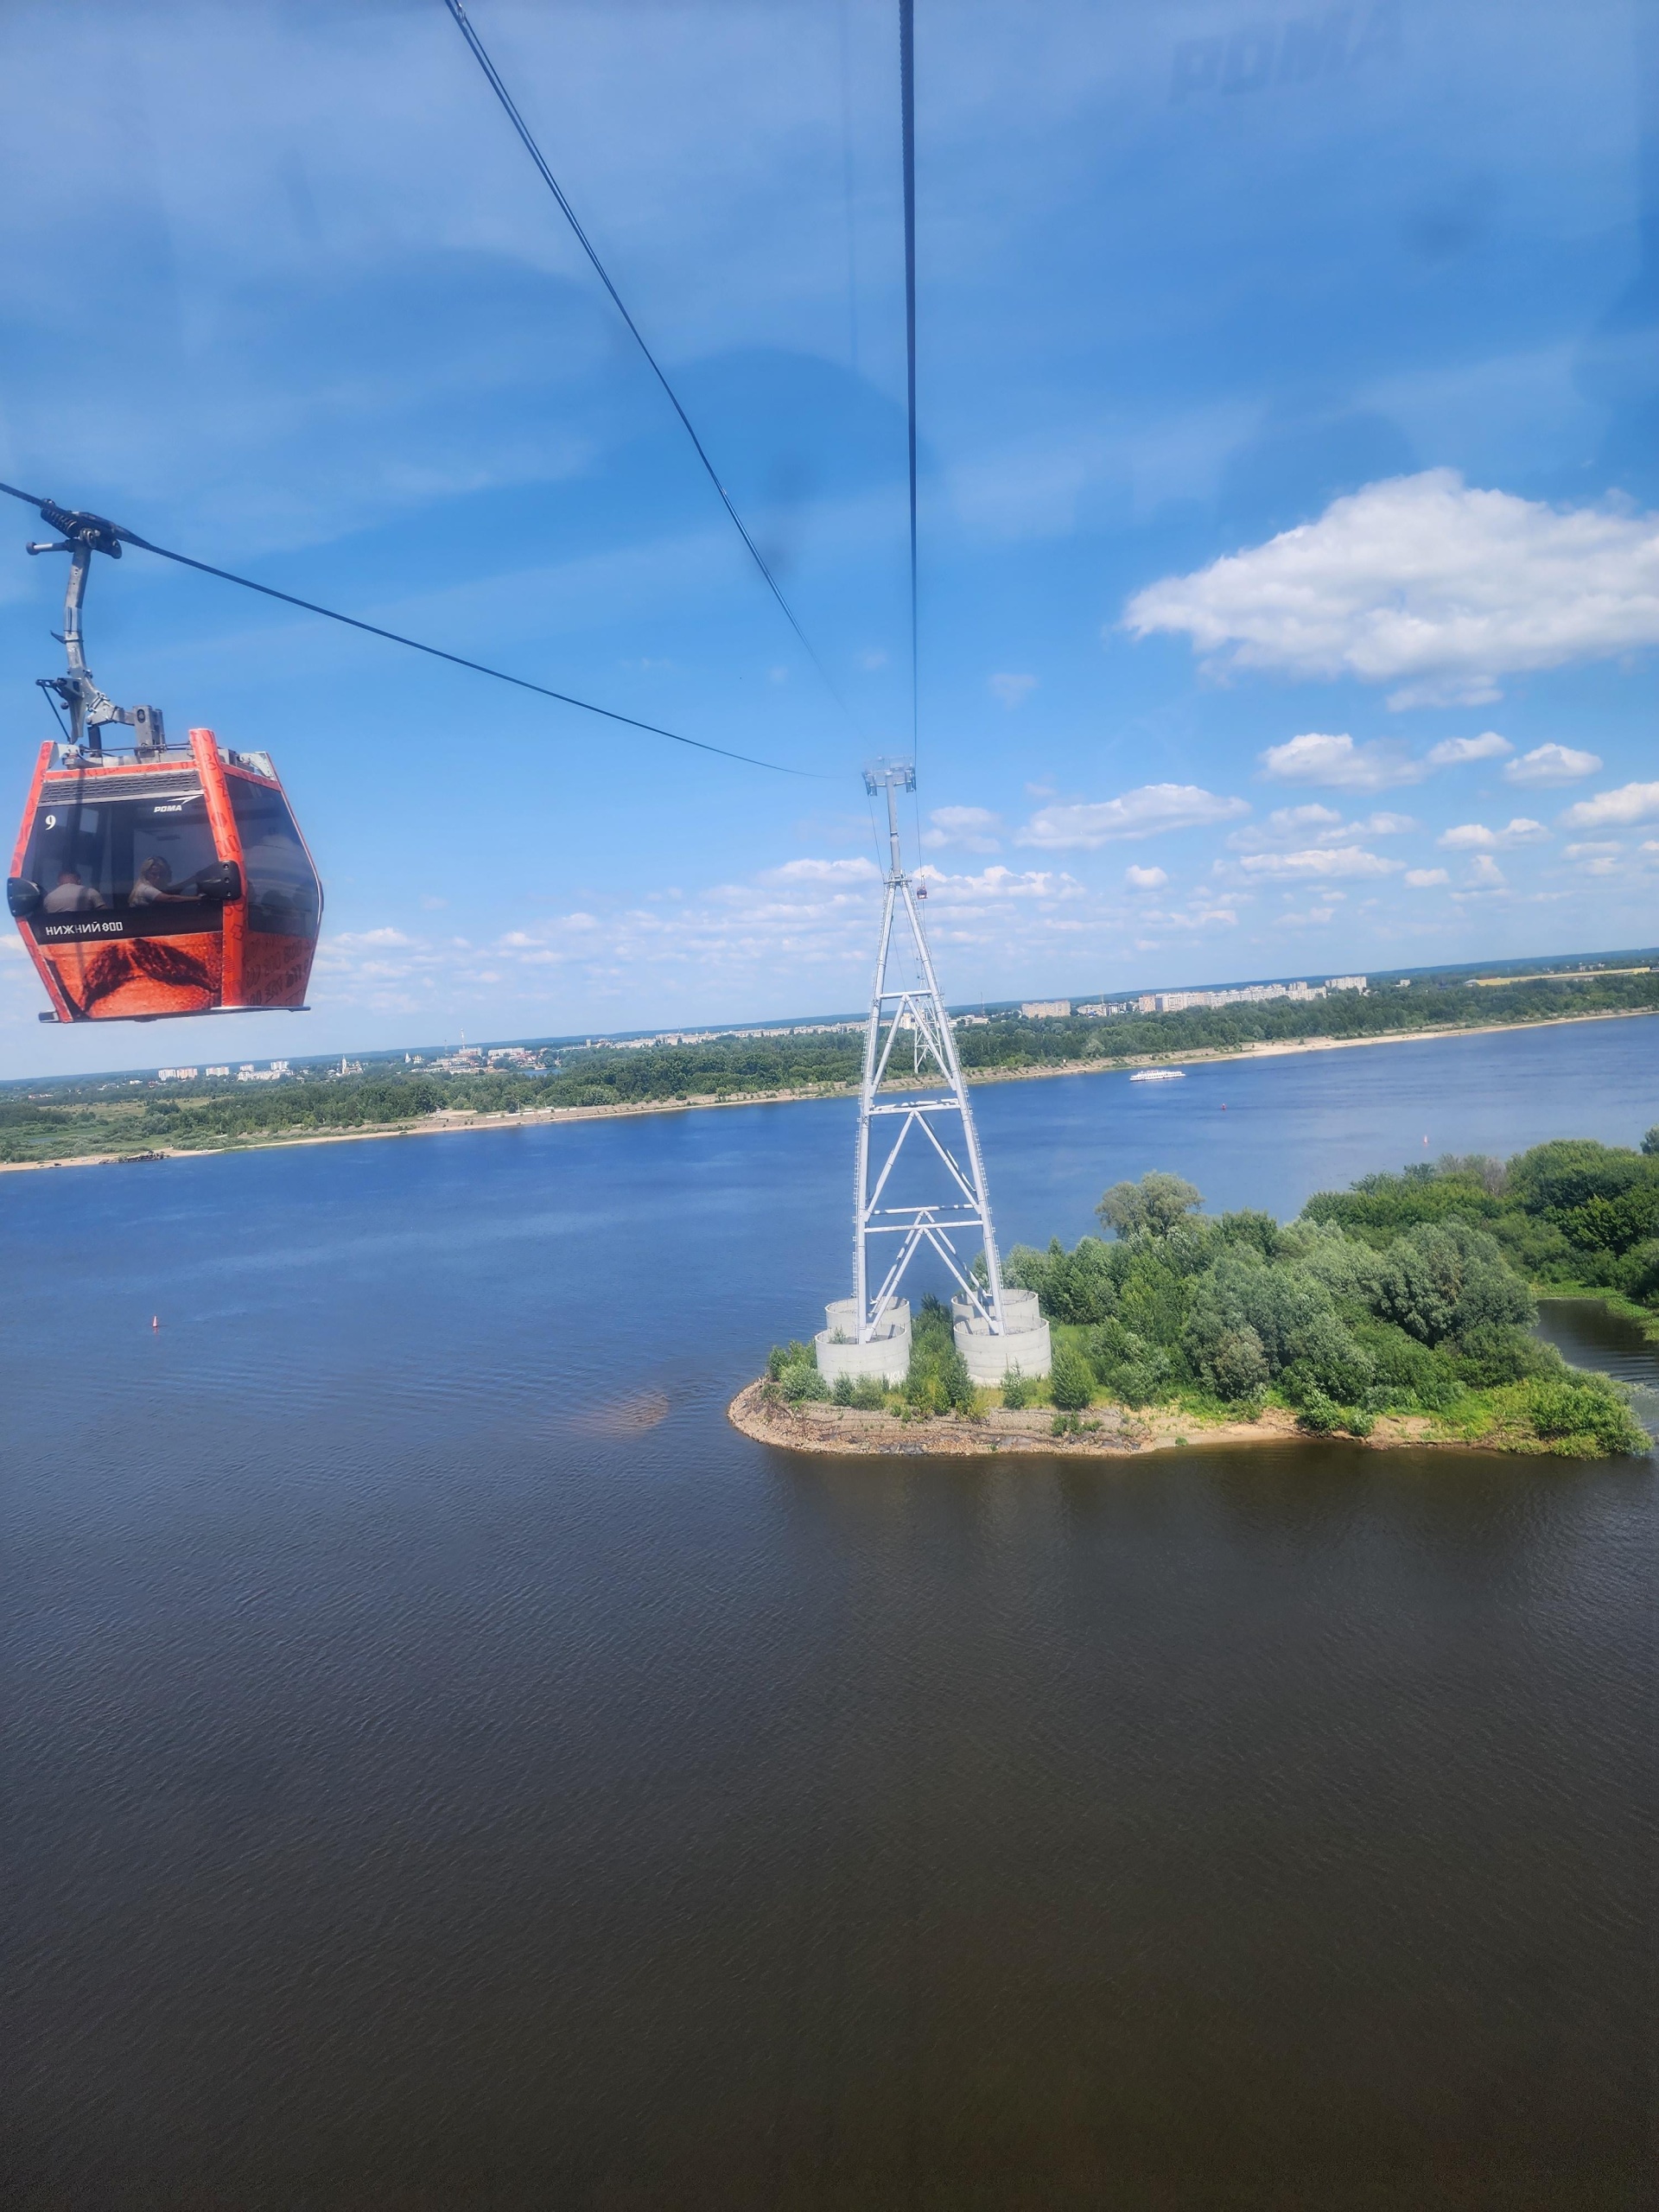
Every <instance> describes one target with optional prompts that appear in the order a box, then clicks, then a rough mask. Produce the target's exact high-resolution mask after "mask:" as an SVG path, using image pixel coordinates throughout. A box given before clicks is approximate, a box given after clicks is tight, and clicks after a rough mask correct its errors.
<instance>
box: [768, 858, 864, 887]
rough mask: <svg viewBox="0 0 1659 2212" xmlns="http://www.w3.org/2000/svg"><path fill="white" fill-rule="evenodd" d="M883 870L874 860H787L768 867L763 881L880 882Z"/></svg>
mask: <svg viewBox="0 0 1659 2212" xmlns="http://www.w3.org/2000/svg"><path fill="white" fill-rule="evenodd" d="M760 880H761V881H762V882H763V883H879V882H880V880H881V871H880V868H877V866H876V864H875V862H874V861H867V860H862V859H860V860H844V861H819V860H803V861H785V862H784V864H783V866H782V867H781V868H768V869H767V870H766V873H765V874H764V875H763V876H762V877H761V879H760Z"/></svg>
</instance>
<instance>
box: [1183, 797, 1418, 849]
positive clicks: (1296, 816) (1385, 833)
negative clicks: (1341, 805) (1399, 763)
mask: <svg viewBox="0 0 1659 2212" xmlns="http://www.w3.org/2000/svg"><path fill="white" fill-rule="evenodd" d="M1418 826H1419V825H1418V823H1416V822H1414V820H1413V819H1412V817H1411V816H1410V815H1408V814H1368V815H1366V816H1365V817H1363V820H1359V821H1355V822H1344V819H1343V817H1342V816H1341V815H1340V814H1338V811H1337V810H1336V809H1335V807H1333V806H1320V805H1319V804H1318V802H1317V801H1315V802H1314V803H1313V804H1309V805H1307V806H1276V807H1274V810H1273V812H1272V813H1271V814H1270V815H1268V818H1267V820H1266V821H1265V822H1264V823H1249V824H1248V825H1247V826H1246V827H1245V828H1244V829H1235V830H1233V831H1232V832H1231V834H1230V836H1229V837H1228V839H1227V843H1228V846H1229V848H1230V849H1231V850H1232V851H1233V852H1236V853H1258V852H1262V851H1266V850H1268V849H1270V848H1272V847H1273V846H1275V845H1351V844H1353V843H1354V842H1356V841H1357V839H1359V838H1362V837H1398V836H1402V835H1403V834H1404V833H1405V832H1406V831H1407V830H1408V829H1416V828H1418Z"/></svg>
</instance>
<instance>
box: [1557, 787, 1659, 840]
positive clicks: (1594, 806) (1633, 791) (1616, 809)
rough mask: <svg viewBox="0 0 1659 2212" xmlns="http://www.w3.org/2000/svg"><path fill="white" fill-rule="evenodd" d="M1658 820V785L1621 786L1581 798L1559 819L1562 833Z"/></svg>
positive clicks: (1623, 826)
mask: <svg viewBox="0 0 1659 2212" xmlns="http://www.w3.org/2000/svg"><path fill="white" fill-rule="evenodd" d="M1655 820H1659V784H1621V785H1619V787H1618V790H1617V791H1598V792H1597V793H1596V796H1595V797H1594V798H1581V799H1580V801H1579V803H1578V804H1577V805H1576V806H1569V807H1568V808H1567V812H1566V813H1565V814H1564V815H1562V817H1561V827H1562V828H1563V829H1623V828H1627V827H1628V826H1630V824H1631V823H1637V822H1652V821H1655Z"/></svg>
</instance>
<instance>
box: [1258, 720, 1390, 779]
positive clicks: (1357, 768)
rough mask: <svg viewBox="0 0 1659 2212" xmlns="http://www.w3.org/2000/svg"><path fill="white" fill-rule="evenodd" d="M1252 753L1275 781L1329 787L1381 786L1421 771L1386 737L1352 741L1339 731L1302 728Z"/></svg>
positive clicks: (1264, 771)
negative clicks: (1296, 734)
mask: <svg viewBox="0 0 1659 2212" xmlns="http://www.w3.org/2000/svg"><path fill="white" fill-rule="evenodd" d="M1258 757H1259V759H1260V760H1261V763H1262V774H1263V775H1264V776H1271V777H1272V778H1273V779H1274V782H1275V783H1281V784H1324V785H1327V786H1328V787H1329V788H1330V789H1331V790H1332V791H1387V790H1388V789H1389V787H1390V785H1395V784H1420V783H1421V781H1422V779H1423V778H1424V776H1425V775H1426V774H1427V769H1426V768H1425V767H1424V766H1423V764H1422V762H1421V760H1413V759H1412V757H1411V755H1410V754H1409V753H1408V752H1407V751H1406V748H1405V747H1404V746H1402V745H1399V744H1396V743H1394V742H1392V741H1389V740H1388V739H1386V738H1374V739H1373V740H1372V741H1371V742H1370V744H1369V745H1356V744H1355V743H1354V741H1353V739H1352V738H1351V737H1350V736H1348V735H1347V734H1346V733H1345V732H1344V734H1342V735H1340V736H1332V735H1328V734H1325V732H1324V731H1320V730H1307V731H1306V732H1304V734H1302V735H1301V736H1300V737H1291V738H1287V739H1286V741H1285V742H1284V743H1283V744H1282V745H1270V746H1269V747H1268V749H1267V751H1266V752H1265V753H1262V754H1260V755H1259V756H1258Z"/></svg>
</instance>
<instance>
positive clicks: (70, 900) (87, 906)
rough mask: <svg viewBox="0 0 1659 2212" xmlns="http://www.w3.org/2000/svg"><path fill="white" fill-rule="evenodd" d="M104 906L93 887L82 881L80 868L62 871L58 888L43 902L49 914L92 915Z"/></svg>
mask: <svg viewBox="0 0 1659 2212" xmlns="http://www.w3.org/2000/svg"><path fill="white" fill-rule="evenodd" d="M103 904H104V900H103V899H102V898H101V897H100V896H99V893H97V892H96V891H94V890H93V888H92V885H91V884H90V883H83V882H82V881H81V880H80V870H79V868H62V869H60V871H59V874H58V880H57V885H56V887H55V888H54V890H51V891H48V893H47V894H46V896H45V898H44V899H41V906H42V908H43V909H44V910H45V912H47V913H48V914H90V913H92V912H93V911H94V910H95V909H96V908H98V907H99V906H102V905H103Z"/></svg>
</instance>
